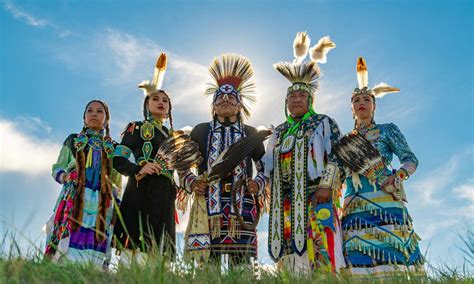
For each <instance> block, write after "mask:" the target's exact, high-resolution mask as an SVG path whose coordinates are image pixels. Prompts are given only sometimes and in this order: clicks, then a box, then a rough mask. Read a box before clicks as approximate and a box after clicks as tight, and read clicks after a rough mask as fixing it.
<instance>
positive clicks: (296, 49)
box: [293, 32, 311, 64]
mask: <svg viewBox="0 0 474 284" xmlns="http://www.w3.org/2000/svg"><path fill="white" fill-rule="evenodd" d="M310 44H311V39H310V37H309V35H308V34H307V33H306V32H298V33H297V34H296V37H295V40H294V41H293V55H294V56H295V60H294V61H293V63H294V64H301V62H303V60H304V59H305V58H306V56H307V55H308V50H309V45H310Z"/></svg>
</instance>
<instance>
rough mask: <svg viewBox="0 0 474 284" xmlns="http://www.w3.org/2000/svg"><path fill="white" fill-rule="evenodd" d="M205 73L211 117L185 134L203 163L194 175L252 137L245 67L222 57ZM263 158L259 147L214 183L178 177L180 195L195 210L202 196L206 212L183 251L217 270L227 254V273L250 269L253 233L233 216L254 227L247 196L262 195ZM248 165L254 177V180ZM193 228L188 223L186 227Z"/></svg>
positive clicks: (240, 60) (241, 60)
mask: <svg viewBox="0 0 474 284" xmlns="http://www.w3.org/2000/svg"><path fill="white" fill-rule="evenodd" d="M209 72H210V74H211V77H212V79H213V82H212V83H211V84H210V87H209V88H208V89H207V90H206V94H207V95H212V97H213V99H212V116H213V117H212V120H211V121H210V122H205V123H201V124H198V125H196V126H195V127H194V128H193V130H192V132H191V134H190V135H191V139H192V140H194V141H196V142H197V143H198V144H199V148H200V151H201V153H202V155H203V157H204V161H203V162H201V163H200V164H199V166H198V174H199V175H202V174H203V173H205V172H206V171H208V170H209V168H210V167H211V166H212V165H213V164H214V162H215V161H216V160H217V159H218V157H219V155H220V154H221V153H223V152H224V151H225V150H226V149H228V148H229V147H230V146H231V145H232V144H234V143H236V142H237V141H239V140H241V139H243V138H244V137H247V136H250V135H253V134H255V133H256V129H255V128H253V127H251V126H248V125H246V124H244V122H243V120H244V116H247V117H248V116H249V115H250V111H249V108H248V105H247V103H248V101H250V102H253V101H255V98H254V97H253V93H254V89H255V85H254V83H253V82H252V80H251V77H252V75H253V71H252V67H251V64H250V61H249V60H248V59H247V58H245V57H243V56H241V55H236V54H224V55H222V56H219V57H217V58H215V59H214V60H213V62H212V65H211V66H210V68H209ZM264 152H265V149H264V146H263V143H260V145H259V146H258V147H256V148H255V150H254V151H252V152H251V153H250V155H248V156H247V157H245V159H243V161H242V162H241V163H240V164H239V165H238V166H237V167H236V168H235V169H234V170H233V171H232V173H231V174H229V175H228V176H227V177H225V178H222V179H220V180H217V181H211V182H209V183H207V182H206V181H204V180H203V179H201V178H199V177H197V176H196V175H195V174H194V173H192V172H191V171H187V172H186V173H182V174H181V185H182V186H183V188H184V190H185V192H187V193H189V194H191V193H193V192H194V195H195V198H194V205H196V204H197V202H198V201H197V200H198V198H200V197H202V196H203V195H204V196H205V199H202V201H203V203H204V202H205V205H203V206H201V207H202V209H203V210H205V209H206V210H207V212H205V213H203V215H202V218H201V219H202V220H204V221H202V220H201V221H202V222H201V225H202V228H201V231H200V232H199V233H196V232H193V230H191V231H190V230H188V232H187V234H186V244H185V246H186V248H185V250H192V251H193V252H195V253H196V252H197V253H199V252H201V253H203V252H205V254H206V255H207V257H208V256H209V255H210V258H211V260H212V261H214V262H216V263H218V264H219V265H220V262H221V256H222V255H224V254H228V255H229V265H230V266H231V267H232V266H233V265H237V264H247V263H250V259H251V257H254V258H256V257H257V234H256V230H255V229H254V228H253V229H250V230H249V229H248V228H247V227H246V226H241V223H240V222H239V218H238V216H239V217H240V216H241V217H242V218H243V223H253V222H254V221H255V220H256V219H257V216H256V215H257V209H256V207H257V206H258V201H257V200H256V198H254V195H252V194H256V195H260V194H262V193H263V191H264V188H265V185H266V180H265V178H264V176H263V168H262V163H261V162H260V159H261V158H262V156H263V155H264ZM252 161H253V162H254V164H255V166H256V169H257V171H258V173H257V175H256V176H255V178H253V179H252ZM242 179H244V180H247V182H246V185H245V186H242V187H239V188H237V189H236V193H235V203H236V206H233V204H232V202H231V199H232V197H231V190H232V187H233V185H234V184H236V182H237V181H239V180H242ZM204 200H205V201H204ZM204 208H205V209H204ZM196 214H197V213H195V212H194V211H193V210H192V212H191V216H190V218H191V219H192V220H194V219H195V218H196V216H193V215H196ZM192 223H193V221H190V226H191V224H192ZM244 227H245V228H244ZM188 229H190V228H189V227H188ZM201 256H203V255H201ZM207 257H205V258H207Z"/></svg>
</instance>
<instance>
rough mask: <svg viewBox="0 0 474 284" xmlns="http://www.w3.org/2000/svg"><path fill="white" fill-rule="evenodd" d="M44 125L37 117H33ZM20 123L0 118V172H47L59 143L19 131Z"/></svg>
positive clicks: (49, 169) (57, 150)
mask: <svg viewBox="0 0 474 284" xmlns="http://www.w3.org/2000/svg"><path fill="white" fill-rule="evenodd" d="M33 121H38V122H39V123H40V124H42V125H45V124H44V123H43V122H41V120H39V119H38V118H35V119H33ZM21 126H22V124H21V123H18V122H12V121H9V120H4V119H2V120H0V172H20V173H23V174H27V175H37V174H47V173H49V172H50V171H51V165H52V164H53V163H54V162H55V161H56V158H57V156H58V154H59V149H60V145H58V144H57V143H54V142H51V141H48V140H39V139H37V138H35V137H34V136H30V135H28V134H25V132H23V131H21V130H20V129H22V127H21Z"/></svg>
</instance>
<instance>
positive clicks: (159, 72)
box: [151, 53, 168, 90]
mask: <svg viewBox="0 0 474 284" xmlns="http://www.w3.org/2000/svg"><path fill="white" fill-rule="evenodd" d="M167 65H168V58H167V57H166V53H161V54H160V56H159V57H158V59H157V60H156V65H155V72H154V73H153V80H152V81H151V84H152V85H153V86H154V87H155V89H156V90H159V89H161V86H162V85H163V78H164V76H165V72H166V67H167Z"/></svg>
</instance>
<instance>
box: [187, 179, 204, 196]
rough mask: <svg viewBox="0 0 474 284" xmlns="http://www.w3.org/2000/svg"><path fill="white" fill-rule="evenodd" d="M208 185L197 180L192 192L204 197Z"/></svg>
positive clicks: (192, 186)
mask: <svg viewBox="0 0 474 284" xmlns="http://www.w3.org/2000/svg"><path fill="white" fill-rule="evenodd" d="M206 188H207V184H206V183H205V182H203V181H202V180H195V181H193V183H192V184H191V190H192V191H194V192H195V193H196V194H198V195H204V194H205V193H206Z"/></svg>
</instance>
